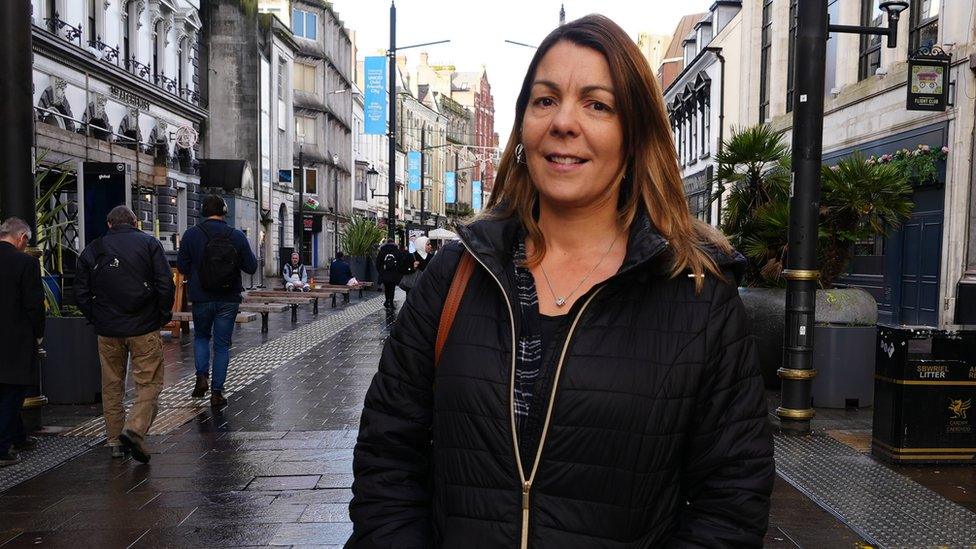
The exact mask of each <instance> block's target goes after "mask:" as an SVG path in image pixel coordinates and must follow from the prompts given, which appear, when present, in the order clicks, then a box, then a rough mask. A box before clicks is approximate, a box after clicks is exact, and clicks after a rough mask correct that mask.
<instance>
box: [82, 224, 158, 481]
mask: <svg viewBox="0 0 976 549" xmlns="http://www.w3.org/2000/svg"><path fill="white" fill-rule="evenodd" d="M106 223H107V224H108V232H107V233H106V234H105V235H103V236H101V237H99V238H96V239H95V240H94V241H92V243H91V244H89V245H88V246H86V247H85V250H84V251H83V252H82V254H81V258H80V259H79V260H78V269H77V272H76V276H75V297H76V300H77V302H78V308H79V309H81V312H82V313H84V315H85V318H87V319H88V321H89V322H91V323H92V324H93V325H94V326H95V333H97V334H98V358H99V362H101V365H102V414H103V415H104V416H105V431H106V438H107V439H108V446H109V447H110V449H111V455H112V457H115V458H120V457H123V455H124V453H125V452H129V453H131V454H132V457H133V458H135V459H136V460H138V461H140V462H142V463H147V462H148V461H149V451H148V450H147V449H146V445H145V439H146V433H148V432H149V427H150V425H152V422H153V419H155V417H156V412H157V411H158V410H159V393H160V391H162V390H163V344H162V340H161V339H160V336H159V329H160V328H161V327H162V326H163V325H165V324H166V323H167V322H169V321H170V319H171V318H172V317H173V295H174V293H175V290H176V288H175V286H174V285H173V273H172V271H171V270H170V267H169V263H167V262H166V254H165V253H164V252H163V246H162V244H160V242H159V240H157V239H155V238H153V237H152V235H148V234H146V233H144V232H142V231H140V230H139V229H137V228H136V223H137V221H136V215H135V214H134V213H133V212H132V210H130V209H129V208H127V207H125V206H116V207H115V208H113V209H112V210H111V211H110V212H109V213H108V217H107V219H106ZM127 364H131V373H130V375H131V376H132V379H133V381H134V382H135V386H136V398H135V402H133V404H132V408H131V409H130V410H129V413H128V414H126V411H125V407H124V406H123V404H122V400H123V398H124V397H125V376H126V365H127Z"/></svg>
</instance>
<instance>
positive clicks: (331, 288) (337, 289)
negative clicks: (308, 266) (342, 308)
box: [315, 283, 371, 303]
mask: <svg viewBox="0 0 976 549" xmlns="http://www.w3.org/2000/svg"><path fill="white" fill-rule="evenodd" d="M370 284H371V283H370ZM368 287H369V286H363V285H360V284H356V285H353V286H339V285H336V284H316V285H315V289H317V290H318V289H321V290H327V291H330V292H339V293H340V294H342V295H343V300H344V301H345V302H346V303H349V292H352V291H356V290H359V299H362V298H363V288H368Z"/></svg>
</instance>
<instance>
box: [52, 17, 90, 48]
mask: <svg viewBox="0 0 976 549" xmlns="http://www.w3.org/2000/svg"><path fill="white" fill-rule="evenodd" d="M44 21H46V22H47V28H48V30H49V31H51V32H52V33H54V34H56V35H58V36H61V37H62V38H64V39H65V40H67V41H68V42H72V43H74V42H75V41H77V42H78V47H79V48H80V47H83V44H82V41H81V35H82V32H81V23H78V26H77V27H75V26H73V25H70V24H68V22H67V21H65V20H63V19H61V16H60V15H58V12H54V15H52V16H51V17H48V18H46V19H44Z"/></svg>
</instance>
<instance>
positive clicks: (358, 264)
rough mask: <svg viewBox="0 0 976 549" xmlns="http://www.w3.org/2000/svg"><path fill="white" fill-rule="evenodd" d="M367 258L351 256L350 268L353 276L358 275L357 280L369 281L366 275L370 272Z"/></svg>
mask: <svg viewBox="0 0 976 549" xmlns="http://www.w3.org/2000/svg"><path fill="white" fill-rule="evenodd" d="M366 262H367V258H366V257H364V256H358V255H357V256H352V257H350V258H349V268H350V269H352V276H354V277H356V280H359V281H367V280H369V279H368V278H366V276H367V275H368V274H369V270H368V269H367V266H366Z"/></svg>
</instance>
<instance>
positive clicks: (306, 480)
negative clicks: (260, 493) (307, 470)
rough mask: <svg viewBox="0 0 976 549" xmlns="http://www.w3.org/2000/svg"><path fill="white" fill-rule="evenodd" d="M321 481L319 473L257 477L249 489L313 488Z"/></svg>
mask: <svg viewBox="0 0 976 549" xmlns="http://www.w3.org/2000/svg"><path fill="white" fill-rule="evenodd" d="M318 482H319V475H301V476H281V477H256V478H255V479H254V480H253V481H251V483H250V484H248V485H247V489H248V490H311V489H312V488H315V485H316V484H318Z"/></svg>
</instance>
